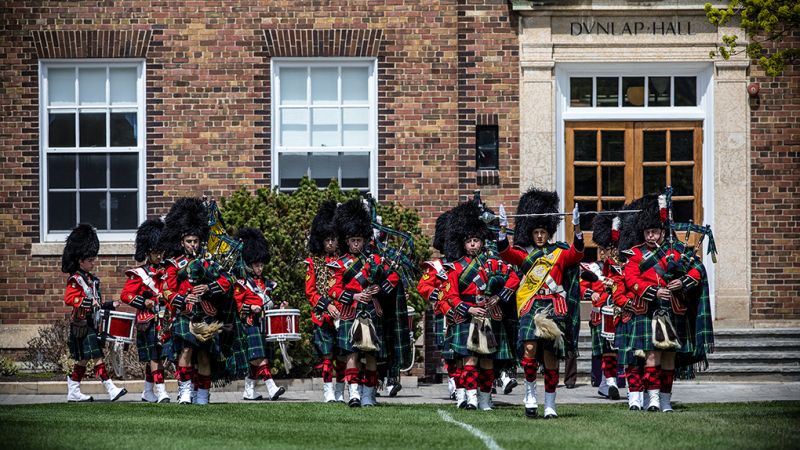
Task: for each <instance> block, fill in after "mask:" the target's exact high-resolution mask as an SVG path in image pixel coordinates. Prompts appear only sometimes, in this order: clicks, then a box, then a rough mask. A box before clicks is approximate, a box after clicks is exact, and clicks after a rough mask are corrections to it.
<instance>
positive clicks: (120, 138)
mask: <svg viewBox="0 0 800 450" xmlns="http://www.w3.org/2000/svg"><path fill="white" fill-rule="evenodd" d="M111 146H112V147H136V113H135V112H124V113H118V112H112V113H111Z"/></svg>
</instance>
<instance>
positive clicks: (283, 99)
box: [272, 58, 378, 195]
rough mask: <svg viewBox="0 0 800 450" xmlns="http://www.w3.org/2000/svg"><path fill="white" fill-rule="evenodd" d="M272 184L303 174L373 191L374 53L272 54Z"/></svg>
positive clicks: (288, 185) (292, 184) (288, 186)
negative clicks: (328, 55) (331, 55)
mask: <svg viewBox="0 0 800 450" xmlns="http://www.w3.org/2000/svg"><path fill="white" fill-rule="evenodd" d="M272 87H273V91H272V180H273V182H272V184H273V186H276V187H278V188H279V189H280V190H282V191H291V190H294V189H296V188H297V186H298V185H299V183H300V180H301V179H302V178H303V176H308V177H309V178H310V179H312V180H314V181H315V182H316V183H317V186H319V187H321V188H322V187H325V186H327V185H328V183H329V182H330V180H331V178H333V179H336V180H338V182H339V185H340V186H342V188H344V189H359V190H362V191H370V192H372V193H373V195H377V173H378V170H377V162H378V151H377V149H378V145H377V142H378V132H377V121H378V120H377V117H378V101H377V98H378V92H377V91H378V82H377V60H376V59H375V58H273V59H272Z"/></svg>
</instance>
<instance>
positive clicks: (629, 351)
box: [614, 316, 639, 366]
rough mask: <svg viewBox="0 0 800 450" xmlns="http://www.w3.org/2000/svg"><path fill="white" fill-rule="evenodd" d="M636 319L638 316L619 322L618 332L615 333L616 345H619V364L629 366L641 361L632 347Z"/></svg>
mask: <svg viewBox="0 0 800 450" xmlns="http://www.w3.org/2000/svg"><path fill="white" fill-rule="evenodd" d="M635 320H636V316H634V317H633V318H631V320H629V321H628V322H626V323H623V322H622V321H620V322H619V323H618V324H617V330H616V334H615V335H614V346H615V347H617V364H619V365H620V366H629V365H631V364H638V363H639V361H638V360H637V358H636V355H635V354H634V349H633V348H632V347H631V333H632V331H633V322H634V321H635Z"/></svg>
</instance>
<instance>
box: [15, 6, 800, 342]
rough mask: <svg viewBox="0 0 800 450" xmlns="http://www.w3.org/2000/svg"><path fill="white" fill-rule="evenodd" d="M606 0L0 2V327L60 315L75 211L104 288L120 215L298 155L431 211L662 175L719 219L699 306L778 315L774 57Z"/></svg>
mask: <svg viewBox="0 0 800 450" xmlns="http://www.w3.org/2000/svg"><path fill="white" fill-rule="evenodd" d="M628 3H629V5H628V4H626V3H625V2H613V1H589V0H584V1H578V0H575V1H567V2H553V1H544V2H541V1H540V2H530V1H525V0H513V1H506V0H484V1H479V0H458V1H456V0H452V1H438V2H419V1H408V0H395V1H367V0H362V1H355V0H348V1H345V0H342V1H313V2H312V1H296V0H295V1H288V0H271V1H264V0H249V1H247V0H243V1H234V2H231V1H193V2H180V3H179V2H167V1H144V0H141V1H139V0H134V1H126V2H109V1H81V2H76V1H13V0H12V1H8V2H6V3H5V4H4V5H3V6H2V7H0V14H1V15H2V17H1V18H0V24H1V25H2V31H0V33H1V34H0V50H1V51H0V61H2V66H0V71H2V80H3V86H2V96H1V97H0V102H2V110H3V121H2V123H1V124H0V150H2V151H1V152H0V162H1V163H2V164H0V167H1V168H0V174H1V175H0V179H2V189H0V205H2V212H1V213H0V280H2V285H0V347H1V348H2V350H4V351H8V350H13V349H18V348H21V347H23V346H24V344H25V342H27V340H28V339H29V338H30V337H31V336H33V335H35V333H36V330H37V329H38V327H39V326H40V325H41V324H46V323H48V322H50V321H52V320H54V319H56V318H60V317H63V314H64V312H65V308H64V307H62V306H61V303H60V296H61V295H62V294H63V275H62V274H61V273H60V271H59V256H60V254H61V250H62V243H63V240H64V237H65V236H66V232H67V230H68V229H69V228H71V227H72V226H73V225H74V224H75V223H76V222H78V221H90V222H92V223H93V225H95V226H96V227H97V228H98V230H99V231H100V237H101V241H102V245H101V254H102V255H103V258H102V259H101V262H100V267H99V269H98V273H99V274H100V276H101V277H102V278H103V280H104V283H105V286H104V290H105V291H106V292H108V293H114V292H118V290H119V288H120V287H121V283H122V273H123V271H124V270H125V269H126V268H127V267H129V266H130V265H131V263H132V254H133V245H132V237H133V231H134V230H135V227H136V225H137V224H138V223H139V222H141V221H142V220H143V219H145V218H146V217H152V216H156V215H160V214H164V213H165V212H166V210H167V208H168V206H169V205H170V204H171V202H172V200H174V199H175V198H176V197H180V196H184V195H197V194H200V193H205V194H208V195H212V196H223V195H226V194H228V193H230V192H232V191H233V190H235V189H238V188H240V187H242V186H245V187H248V188H256V187H262V186H273V187H277V188H280V189H284V190H291V189H292V187H293V186H294V185H295V184H296V183H297V180H298V179H299V178H300V177H302V175H310V176H311V177H312V178H315V179H319V180H320V181H321V182H324V181H323V180H328V179H330V178H331V177H334V178H337V179H338V180H339V181H340V183H341V184H342V185H343V186H345V187H353V188H360V189H363V190H369V191H371V192H373V193H374V194H376V195H377V197H378V198H379V199H380V200H393V201H398V202H400V203H402V204H404V205H406V206H409V207H413V208H416V209H417V210H419V211H420V212H421V214H422V217H423V219H424V220H425V224H426V226H427V227H428V228H429V229H430V228H432V224H433V220H434V219H435V217H436V216H437V215H438V214H439V213H440V212H441V211H442V210H444V209H445V208H449V207H452V206H453V205H455V204H456V202H457V201H458V200H459V199H461V198H464V197H465V196H468V195H470V194H471V193H472V191H473V190H475V189H480V190H481V192H482V197H483V198H484V199H485V200H486V201H487V202H488V203H489V204H491V205H496V204H499V203H500V202H503V203H505V204H506V205H515V204H516V198H517V197H518V195H519V193H520V191H521V190H525V189H527V188H528V187H529V186H531V185H537V186H542V187H548V188H553V189H556V190H558V191H559V193H560V195H561V198H562V202H564V203H565V204H571V203H572V202H573V201H578V202H579V203H581V207H582V209H597V208H601V207H608V206H616V205H617V204H619V203H620V202H622V201H624V200H630V199H631V198H633V197H634V196H638V195H641V194H642V193H643V192H644V191H645V190H647V189H649V188H652V187H654V186H655V185H662V186H663V184H665V183H666V182H671V183H672V184H673V185H676V186H679V187H680V189H683V190H682V191H680V192H679V194H680V195H681V202H682V203H680V205H679V206H680V207H681V210H680V214H682V215H683V216H685V217H682V218H684V219H689V218H691V219H693V220H696V221H697V222H702V223H710V224H711V225H712V226H713V227H714V230H715V233H716V234H717V240H718V247H719V250H720V260H719V263H718V264H717V265H716V266H714V267H712V268H710V272H711V273H712V275H713V278H712V280H713V289H714V302H715V313H716V319H717V323H718V326H774V325H775V324H781V325H787V324H788V325H796V324H798V323H800V303H798V301H797V300H796V298H795V296H794V295H792V291H793V290H795V289H796V288H797V287H798V285H800V266H799V265H798V264H799V263H800V261H798V257H797V256H796V255H794V253H796V252H790V251H787V248H793V249H795V250H796V249H797V244H795V243H794V239H796V238H797V237H798V236H797V231H796V230H797V227H798V222H799V221H798V216H800V207H799V206H800V205H798V200H797V199H796V197H797V195H796V194H797V191H796V190H797V186H798V173H800V171H798V170H797V169H798V157H797V143H798V139H800V138H798V133H800V132H798V131H797V130H798V129H800V127H798V126H797V122H798V120H799V119H798V113H797V109H798V104H797V99H798V94H797V92H798V91H797V87H798V86H797V85H798V79H799V78H798V74H797V71H796V69H795V67H789V68H788V69H787V72H786V74H785V75H784V76H783V77H781V78H779V79H774V80H773V79H771V78H768V77H764V76H763V74H761V73H760V72H759V69H758V68H757V67H755V66H751V65H750V63H749V61H746V60H742V59H736V58H734V59H733V60H732V61H718V60H709V58H708V51H709V49H711V48H713V46H714V44H715V43H716V42H719V38H720V36H721V35H722V34H723V33H724V32H725V31H726V30H716V29H714V28H713V27H711V26H710V25H708V24H707V22H706V21H705V17H704V14H703V11H702V3H703V2H699V1H688V0H673V1H662V2H657V1H656V2H646V3H648V4H647V5H645V3H643V2H628ZM650 3H652V5H650ZM792 42H794V43H795V45H796V42H797V40H796V36H795V38H794V40H793V41H792ZM750 82H759V83H760V84H761V88H762V89H761V92H760V94H759V95H758V96H757V97H748V95H747V93H746V90H745V87H746V86H747V84H748V83H750ZM592 139H594V141H592ZM593 142H594V143H593ZM477 147H480V151H479V150H478V148H477ZM586 152H589V153H586ZM654 152H655V153H654ZM587 154H591V157H590V158H589V159H588V160H587V159H586V155H587ZM642 161H644V162H642ZM645 173H647V176H646V177H645V176H643V174H645ZM620 174H625V175H626V176H627V175H629V174H632V178H631V179H632V180H634V182H632V183H629V184H627V185H625V184H624V183H620V182H619V180H621V179H622V178H621V176H620ZM646 180H654V181H652V183H654V185H653V186H650V185H648V184H647V181H646ZM591 183H594V186H591ZM562 232H563V230H562Z"/></svg>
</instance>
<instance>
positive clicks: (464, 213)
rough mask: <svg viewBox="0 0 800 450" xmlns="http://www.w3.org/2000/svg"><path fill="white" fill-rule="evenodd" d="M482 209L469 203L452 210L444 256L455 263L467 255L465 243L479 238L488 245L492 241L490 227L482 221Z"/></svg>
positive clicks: (473, 203)
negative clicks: (470, 239) (488, 241)
mask: <svg viewBox="0 0 800 450" xmlns="http://www.w3.org/2000/svg"><path fill="white" fill-rule="evenodd" d="M480 214H481V209H480V208H479V207H478V205H477V204H476V203H475V202H473V201H469V202H466V203H462V204H460V205H458V206H456V207H455V208H453V209H452V210H450V218H449V220H448V221H447V234H446V236H445V239H444V254H445V256H446V257H447V259H449V260H450V261H455V260H457V259H459V258H461V257H462V256H464V255H465V254H466V253H465V252H464V241H466V240H467V239H469V238H473V237H477V238H479V239H481V240H483V241H484V243H486V241H487V240H489V239H491V237H492V236H491V233H490V232H489V227H488V226H487V225H486V224H485V223H484V222H483V221H482V220H481V219H480Z"/></svg>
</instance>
